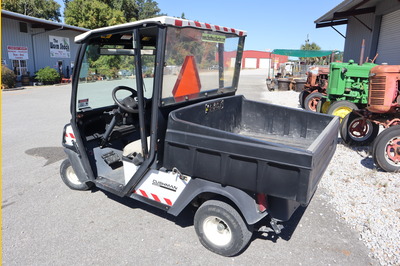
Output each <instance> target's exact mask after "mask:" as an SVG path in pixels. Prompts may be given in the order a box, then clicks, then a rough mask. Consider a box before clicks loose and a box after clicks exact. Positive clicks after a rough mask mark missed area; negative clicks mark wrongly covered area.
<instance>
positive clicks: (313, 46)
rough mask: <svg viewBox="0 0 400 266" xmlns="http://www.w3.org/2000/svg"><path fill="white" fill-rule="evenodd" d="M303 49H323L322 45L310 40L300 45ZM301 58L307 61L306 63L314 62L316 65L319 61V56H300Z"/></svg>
mask: <svg viewBox="0 0 400 266" xmlns="http://www.w3.org/2000/svg"><path fill="white" fill-rule="evenodd" d="M300 49H301V50H313V51H319V50H321V47H320V46H319V45H317V44H316V43H315V42H312V43H309V42H308V41H306V43H305V44H302V45H301V46H300ZM300 59H301V60H304V61H306V64H307V65H309V64H312V65H314V64H315V63H317V62H318V61H319V58H318V57H305V58H300Z"/></svg>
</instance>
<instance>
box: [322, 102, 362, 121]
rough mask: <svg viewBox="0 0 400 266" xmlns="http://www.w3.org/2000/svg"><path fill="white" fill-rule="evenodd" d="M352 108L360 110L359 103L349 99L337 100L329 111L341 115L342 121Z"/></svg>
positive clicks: (331, 113)
mask: <svg viewBox="0 0 400 266" xmlns="http://www.w3.org/2000/svg"><path fill="white" fill-rule="evenodd" d="M352 110H358V107H357V105H355V104H354V103H352V102H349V101H337V102H333V103H331V105H330V106H329V108H328V111H327V113H328V114H330V115H335V116H339V117H340V121H342V119H343V118H345V116H346V115H348V114H349V113H350V112H351V111H352Z"/></svg>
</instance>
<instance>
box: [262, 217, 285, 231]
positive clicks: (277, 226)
mask: <svg viewBox="0 0 400 266" xmlns="http://www.w3.org/2000/svg"><path fill="white" fill-rule="evenodd" d="M277 221H278V220H276V219H273V218H272V219H271V221H270V222H269V224H270V225H271V227H269V226H266V225H264V226H261V227H260V228H259V229H258V232H261V233H270V232H274V233H275V234H277V235H279V234H280V233H281V230H282V229H283V228H284V226H283V225H281V224H278V223H277Z"/></svg>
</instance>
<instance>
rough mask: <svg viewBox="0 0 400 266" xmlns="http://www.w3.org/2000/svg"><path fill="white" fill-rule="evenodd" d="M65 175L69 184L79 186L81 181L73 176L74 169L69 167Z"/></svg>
mask: <svg viewBox="0 0 400 266" xmlns="http://www.w3.org/2000/svg"><path fill="white" fill-rule="evenodd" d="M65 175H66V176H67V178H68V180H69V182H71V183H72V184H74V185H80V184H82V182H81V181H79V178H78V176H77V175H76V174H75V171H74V169H73V168H72V166H69V167H68V168H67V169H66V171H65Z"/></svg>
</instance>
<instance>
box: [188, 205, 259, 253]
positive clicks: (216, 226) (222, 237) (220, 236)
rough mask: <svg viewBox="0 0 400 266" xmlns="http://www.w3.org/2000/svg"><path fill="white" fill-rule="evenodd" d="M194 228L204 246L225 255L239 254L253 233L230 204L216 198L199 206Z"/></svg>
mask: <svg viewBox="0 0 400 266" xmlns="http://www.w3.org/2000/svg"><path fill="white" fill-rule="evenodd" d="M194 228H195V230H196V233H197V236H198V237H199V240H200V242H201V244H202V245H203V246H204V247H206V248H207V249H209V250H211V251H212V252H215V253H217V254H220V255H222V256H226V257H230V256H235V255H237V254H239V253H240V252H241V251H242V250H243V249H244V248H245V247H246V246H247V244H248V243H249V241H250V239H251V236H252V234H253V232H252V230H251V229H250V228H249V227H248V226H247V224H246V222H245V221H244V220H243V218H242V216H240V214H239V213H238V212H237V211H236V210H235V209H234V208H233V207H232V206H231V205H229V204H227V203H225V202H222V201H218V200H208V201H206V202H205V203H203V204H202V205H201V206H200V207H199V209H198V210H197V212H196V214H195V216H194Z"/></svg>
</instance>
